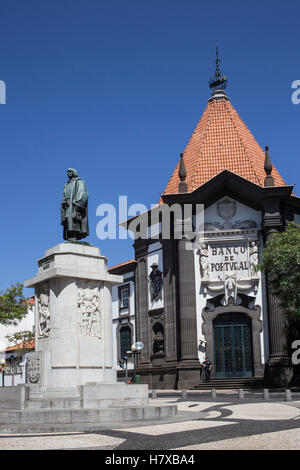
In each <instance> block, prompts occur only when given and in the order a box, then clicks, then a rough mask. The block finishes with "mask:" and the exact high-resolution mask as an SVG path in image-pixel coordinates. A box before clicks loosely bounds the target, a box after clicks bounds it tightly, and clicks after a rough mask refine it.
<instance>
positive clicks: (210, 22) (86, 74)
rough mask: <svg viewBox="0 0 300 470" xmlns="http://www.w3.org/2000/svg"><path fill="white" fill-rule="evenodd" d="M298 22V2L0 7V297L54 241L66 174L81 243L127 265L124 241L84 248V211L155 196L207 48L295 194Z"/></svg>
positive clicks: (200, 79)
mask: <svg viewBox="0 0 300 470" xmlns="http://www.w3.org/2000/svg"><path fill="white" fill-rule="evenodd" d="M299 18H300V3H299V1H298V0H293V1H291V0H288V1H286V2H282V1H278V0H275V1H274V0H273V1H268V0H267V1H266V0H264V1H263V2H262V1H257V0H255V1H251V2H241V1H240V0H239V1H232V0H228V1H227V2H224V1H222V2H221V1H218V0H215V1H214V2H204V1H200V0H185V1H183V0H159V1H158V0H151V1H145V0H139V1H136V0H127V1H125V0H109V1H103V0H84V1H83V0H72V1H71V0H51V1H50V0H43V1H41V0H26V1H24V0H10V1H6V0H5V1H4V0H0V80H3V81H5V83H6V86H7V104H6V105H0V157H1V170H2V171H1V221H2V230H1V245H0V246H1V253H0V263H1V270H0V289H5V288H6V287H8V286H9V285H10V284H11V283H14V282H17V281H20V282H24V280H25V279H28V278H30V277H32V276H34V275H35V273H36V271H37V264H36V260H37V259H38V258H40V257H42V256H43V254H44V251H45V250H46V249H48V248H50V247H52V246H54V245H56V244H58V243H60V242H62V241H63V240H62V229H61V226H60V214H59V206H60V201H61V195H62V189H63V186H64V183H65V181H66V169H67V168H68V167H73V168H76V169H77V170H78V172H79V175H80V176H81V177H82V178H83V179H84V180H85V181H86V182H87V185H88V189H89V193H90V201H89V218H90V231H91V235H90V237H89V239H88V241H90V243H92V244H94V245H96V246H99V247H100V249H101V251H102V253H103V254H104V255H106V256H107V257H108V258H109V265H110V266H111V265H114V264H117V263H119V262H121V261H124V260H127V259H131V258H132V257H133V249H132V241H131V240H123V241H122V240H116V241H111V240H106V241H100V240H98V239H97V237H96V225H97V222H98V221H99V218H97V217H96V208H97V206H98V205H99V204H101V203H104V202H106V203H112V204H117V202H118V196H119V195H127V196H128V202H129V204H133V203H136V202H140V203H144V204H146V205H147V206H150V204H151V203H156V202H157V201H158V199H159V193H160V192H163V190H164V188H165V186H166V184H167V182H168V180H169V177H170V175H171V173H172V171H173V169H174V167H175V165H176V163H177V161H178V158H179V153H180V152H182V151H183V150H184V148H185V146H186V144H187V142H188V140H189V138H190V136H191V134H192V132H193V130H194V128H195V126H196V123H197V122H198V120H199V119H200V117H201V115H202V113H203V111H204V109H205V106H206V104H207V99H208V98H209V96H210V90H209V88H208V80H209V77H210V76H211V75H212V73H213V71H214V58H215V45H216V42H218V44H219V47H220V56H221V58H222V64H221V67H222V71H223V72H224V73H225V74H226V75H227V76H228V78H229V83H228V87H227V90H226V91H227V93H228V95H229V97H230V98H231V102H232V104H233V106H234V107H235V108H236V109H237V111H238V112H239V113H240V115H241V117H242V118H243V119H244V121H245V122H246V124H247V125H248V127H249V128H250V130H251V131H252V133H253V134H254V136H255V137H256V139H257V141H258V142H259V144H260V145H261V146H262V147H264V146H265V145H269V147H270V155H271V158H272V161H273V163H274V164H275V166H276V167H277V168H278V169H279V171H280V172H281V174H282V176H283V177H284V178H285V180H286V181H287V183H288V184H296V185H297V186H296V188H295V192H296V194H298V195H300V163H299V121H300V105H294V104H292V101H291V94H292V89H291V83H292V82H293V81H294V80H297V79H300V67H299V62H300V60H299V58H300V49H299V44H300V40H299V35H300V33H299V31H300V28H299ZM32 293H33V290H31V289H26V290H25V294H26V295H31V294H32Z"/></svg>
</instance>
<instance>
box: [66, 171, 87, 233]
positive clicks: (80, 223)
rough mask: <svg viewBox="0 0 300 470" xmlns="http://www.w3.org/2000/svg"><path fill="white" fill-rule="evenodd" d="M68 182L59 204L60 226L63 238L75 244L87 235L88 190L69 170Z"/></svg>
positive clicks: (75, 173)
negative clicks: (62, 229)
mask: <svg viewBox="0 0 300 470" xmlns="http://www.w3.org/2000/svg"><path fill="white" fill-rule="evenodd" d="M67 175H68V178H69V181H67V183H66V184H65V187H64V191H63V200H62V203H61V225H63V227H64V231H63V238H64V240H67V241H69V242H76V241H78V240H81V239H82V238H85V237H87V236H88V235H89V223H88V198H89V194H88V190H87V187H86V184H85V182H84V181H83V180H82V179H81V178H78V175H77V171H76V170H75V169H74V168H69V169H68V171H67Z"/></svg>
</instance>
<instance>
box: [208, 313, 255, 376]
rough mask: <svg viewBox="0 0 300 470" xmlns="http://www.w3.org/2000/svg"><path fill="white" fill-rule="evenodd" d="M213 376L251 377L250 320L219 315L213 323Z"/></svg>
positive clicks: (235, 316) (237, 316) (236, 316)
mask: <svg viewBox="0 0 300 470" xmlns="http://www.w3.org/2000/svg"><path fill="white" fill-rule="evenodd" d="M214 362H215V365H214V369H215V377H252V375H253V360H252V335H251V322H250V321H249V320H248V319H243V318H242V316H240V315H221V316H220V318H218V319H217V320H216V322H215V323H214Z"/></svg>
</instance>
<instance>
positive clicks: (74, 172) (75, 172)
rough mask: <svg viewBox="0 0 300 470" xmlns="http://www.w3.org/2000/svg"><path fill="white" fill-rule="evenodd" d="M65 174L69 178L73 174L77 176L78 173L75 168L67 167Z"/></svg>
mask: <svg viewBox="0 0 300 470" xmlns="http://www.w3.org/2000/svg"><path fill="white" fill-rule="evenodd" d="M67 175H68V178H69V179H71V178H73V177H74V176H75V177H76V176H78V173H77V170H75V168H68V170H67Z"/></svg>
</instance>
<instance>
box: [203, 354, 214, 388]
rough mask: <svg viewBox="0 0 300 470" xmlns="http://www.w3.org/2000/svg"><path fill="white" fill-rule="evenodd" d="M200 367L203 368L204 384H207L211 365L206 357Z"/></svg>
mask: <svg viewBox="0 0 300 470" xmlns="http://www.w3.org/2000/svg"><path fill="white" fill-rule="evenodd" d="M202 365H203V367H204V375H205V382H209V381H210V373H211V370H212V363H211V361H209V359H208V358H207V357H206V358H205V361H204V362H203V363H202Z"/></svg>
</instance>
